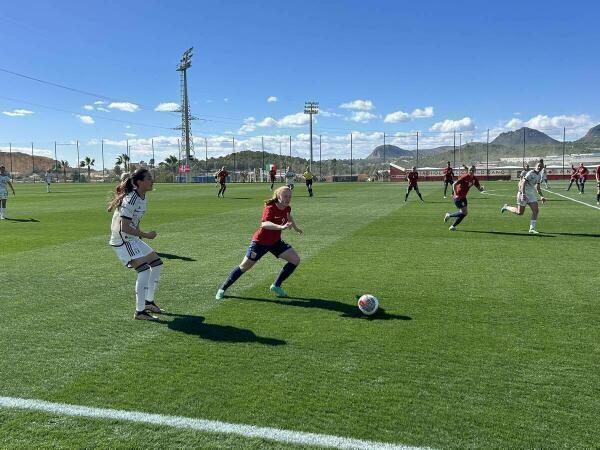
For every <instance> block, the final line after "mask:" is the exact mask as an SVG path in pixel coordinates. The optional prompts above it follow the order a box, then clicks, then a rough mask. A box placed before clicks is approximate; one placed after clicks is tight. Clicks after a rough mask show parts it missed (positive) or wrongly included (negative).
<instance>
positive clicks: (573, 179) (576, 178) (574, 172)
mask: <svg viewBox="0 0 600 450" xmlns="http://www.w3.org/2000/svg"><path fill="white" fill-rule="evenodd" d="M573 183H575V184H576V185H577V191H578V192H581V189H580V188H579V172H578V171H577V169H576V168H575V166H574V165H573V164H571V179H570V180H569V187H568V188H567V191H568V190H569V189H571V186H573Z"/></svg>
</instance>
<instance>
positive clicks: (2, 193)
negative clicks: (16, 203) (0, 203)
mask: <svg viewBox="0 0 600 450" xmlns="http://www.w3.org/2000/svg"><path fill="white" fill-rule="evenodd" d="M7 198H8V190H4V189H0V200H6V199H7Z"/></svg>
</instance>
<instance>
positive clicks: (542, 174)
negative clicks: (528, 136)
mask: <svg viewBox="0 0 600 450" xmlns="http://www.w3.org/2000/svg"><path fill="white" fill-rule="evenodd" d="M540 161H541V160H540ZM540 182H541V183H544V186H545V188H546V189H548V174H547V173H546V166H543V167H542V170H541V171H540Z"/></svg>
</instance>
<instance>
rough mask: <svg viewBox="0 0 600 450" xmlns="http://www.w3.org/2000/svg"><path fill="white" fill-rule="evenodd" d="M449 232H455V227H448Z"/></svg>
mask: <svg viewBox="0 0 600 450" xmlns="http://www.w3.org/2000/svg"><path fill="white" fill-rule="evenodd" d="M448 229H449V230H450V231H456V227H455V226H454V225H450V228H448Z"/></svg>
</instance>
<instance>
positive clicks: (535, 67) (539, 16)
mask: <svg viewBox="0 0 600 450" xmlns="http://www.w3.org/2000/svg"><path fill="white" fill-rule="evenodd" d="M599 16H600V6H598V4H597V3H596V2H578V1H572V2H569V3H568V4H565V3H564V2H558V1H544V2H541V1H531V2H523V1H521V2H513V1H503V2H496V3H495V4H487V3H485V2H476V1H471V2H466V1H464V2H461V1H455V2H442V1H439V2H438V1H421V2H401V1H371V2H365V1H354V0H349V1H341V0H338V1H302V2H299V1H293V2H291V1H290V2H282V1H255V2H248V1H221V2H190V1H188V2H177V1H171V2H167V1H121V2H117V1H112V0H111V1H103V2H71V1H56V2H42V1H27V0H25V1H21V2H6V3H5V4H4V5H3V6H2V11H1V13H0V30H2V39H0V54H1V55H2V58H1V60H0V61H1V62H0V69H3V70H9V71H13V72H17V73H20V74H24V75H27V76H30V77H35V78H39V79H42V80H45V81H50V82H54V83H58V84H62V85H65V86H68V87H71V88H76V89H79V90H83V91H87V92H91V93H95V94H99V95H101V96H102V97H94V96H88V95H83V94H81V93H76V92H72V91H68V90H64V89H59V88H56V87H52V86H49V85H47V84H42V83H37V82H34V81H31V80H28V79H25V78H22V77H18V76H15V75H12V74H9V73H7V72H3V71H0V112H1V114H0V148H1V149H6V147H7V145H8V143H9V142H12V143H14V146H15V147H17V148H20V147H26V146H30V145H31V144H30V143H31V142H32V141H33V142H34V147H35V152H36V153H39V154H44V152H49V151H50V152H53V145H54V144H53V142H54V141H58V142H62V143H69V142H73V141H75V140H79V141H80V145H81V151H82V154H89V155H90V156H92V157H96V159H97V161H99V155H100V144H99V142H100V140H101V139H105V140H106V141H105V142H106V151H107V154H110V155H111V156H110V158H112V157H113V156H114V155H116V154H118V153H122V152H123V151H124V148H125V147H124V145H125V139H129V140H130V144H131V145H132V154H133V159H134V160H137V159H144V160H146V161H147V160H148V159H149V154H150V153H149V152H150V149H149V142H150V139H152V138H154V139H155V144H156V146H155V151H156V154H157V157H156V159H157V160H160V159H161V158H163V157H164V156H166V155H168V154H172V153H175V152H176V148H177V146H176V142H177V137H178V132H177V131H174V130H171V129H170V128H172V127H175V126H177V125H178V124H179V117H178V115H177V114H175V113H171V112H160V111H155V109H156V108H157V106H158V105H160V104H163V103H178V102H179V101H180V98H179V74H178V72H176V71H175V66H176V64H177V62H178V61H179V58H180V56H181V53H182V52H183V51H184V50H185V49H186V48H188V47H190V46H194V49H195V51H194V57H193V66H192V68H191V69H190V72H189V90H190V101H191V106H192V112H193V114H195V115H196V116H198V117H199V118H201V119H204V120H199V121H195V122H194V123H193V133H194V136H196V138H197V141H196V146H197V155H198V156H199V157H203V156H204V150H203V149H200V146H201V144H202V145H203V139H204V138H205V137H206V138H207V139H208V142H209V152H210V155H216V154H221V153H224V152H228V151H230V148H231V139H232V138H235V139H236V141H237V144H236V150H240V149H244V148H251V149H257V148H259V147H260V136H266V139H265V142H266V144H265V145H266V147H267V150H271V151H274V152H278V151H279V142H285V141H286V140H287V136H289V135H291V136H292V137H293V152H294V153H295V154H298V155H303V154H305V153H306V150H307V148H308V140H307V136H306V135H307V133H308V125H307V123H306V117H305V116H304V115H303V114H299V113H301V112H302V108H303V104H304V101H305V100H316V101H319V102H320V107H321V114H320V115H319V116H318V117H317V120H316V123H315V127H314V131H315V133H316V134H321V135H322V136H323V138H322V142H323V149H324V152H325V153H326V154H327V155H328V156H332V155H337V154H340V155H341V154H345V152H347V151H348V146H349V136H348V135H349V134H350V133H351V132H352V133H353V138H354V140H353V143H354V145H355V150H354V151H355V154H356V155H357V156H364V155H366V154H367V153H369V152H370V150H371V149H372V148H373V147H374V146H375V145H377V144H380V143H383V142H382V135H383V133H384V132H385V133H386V135H387V142H393V143H396V144H398V145H400V146H402V147H405V148H409V149H410V148H414V146H415V138H414V134H415V132H416V131H417V130H419V131H420V132H421V141H420V142H421V144H420V145H421V146H422V147H429V146H435V145H439V144H448V143H451V140H452V138H453V137H452V132H453V131H457V132H458V133H461V138H462V139H463V142H464V141H467V140H471V139H475V140H480V139H482V138H483V136H484V134H485V132H486V129H488V128H490V129H491V130H492V137H493V136H494V135H496V134H498V133H499V132H501V131H504V130H508V129H516V128H519V127H520V126H523V125H529V126H532V127H535V128H538V129H540V128H544V129H547V132H548V134H550V135H552V136H554V137H559V136H561V135H562V130H561V128H562V127H563V126H566V127H568V133H569V134H568V136H567V137H571V138H574V137H579V136H581V135H582V134H583V133H584V132H585V131H586V130H587V129H588V128H589V127H591V126H593V125H595V124H597V123H599V122H600V111H599V109H600V106H599V105H600V101H599V100H600V94H599V89H598V76H599V74H600V62H599V60H598V58H597V43H598V42H600V39H599V38H600V31H598V30H599V28H598V26H597V23H596V22H597V20H596V19H597V17H599ZM104 97H108V99H107V98H104ZM270 97H271V100H272V101H268V99H269V98H270ZM95 102H104V103H97V104H95ZM86 105H87V108H88V109H86ZM52 108H54V109H52ZM90 108H92V109H90ZM98 108H101V110H98ZM107 119H111V120H107ZM284 145H287V143H286V144H284ZM284 149H285V147H284ZM59 153H60V154H59V159H65V158H66V159H70V160H73V159H74V156H73V150H72V148H71V147H70V146H59ZM107 165H108V162H107Z"/></svg>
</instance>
